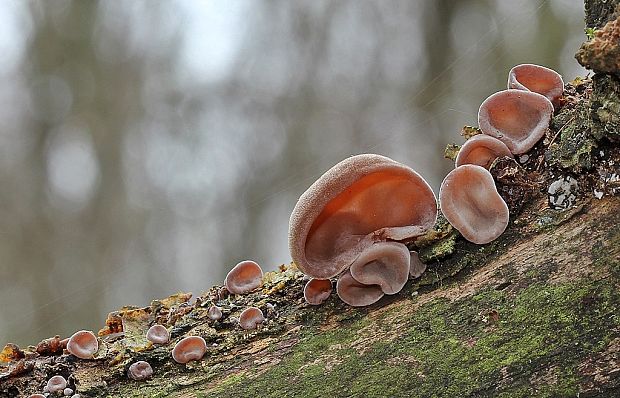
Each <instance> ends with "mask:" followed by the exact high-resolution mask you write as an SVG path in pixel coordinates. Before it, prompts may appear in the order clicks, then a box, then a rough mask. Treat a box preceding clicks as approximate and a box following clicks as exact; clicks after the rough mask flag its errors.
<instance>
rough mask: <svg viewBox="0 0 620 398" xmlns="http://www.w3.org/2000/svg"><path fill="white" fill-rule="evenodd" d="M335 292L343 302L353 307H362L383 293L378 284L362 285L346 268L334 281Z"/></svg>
mask: <svg viewBox="0 0 620 398" xmlns="http://www.w3.org/2000/svg"><path fill="white" fill-rule="evenodd" d="M336 293H338V297H340V299H341V300H342V301H344V302H345V303H347V304H349V305H352V306H354V307H364V306H366V305H370V304H373V303H376V302H377V301H379V299H380V298H381V297H383V295H384V294H385V293H383V291H382V290H381V287H380V286H379V285H364V284H363V283H359V282H358V281H356V280H355V279H354V278H353V276H351V272H349V270H347V271H346V272H345V273H343V274H342V275H340V278H338V282H337V283H336Z"/></svg>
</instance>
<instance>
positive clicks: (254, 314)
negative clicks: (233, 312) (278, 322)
mask: <svg viewBox="0 0 620 398" xmlns="http://www.w3.org/2000/svg"><path fill="white" fill-rule="evenodd" d="M264 321H265V316H264V315H263V311H261V310H260V309H258V308H256V307H248V308H246V309H245V310H243V312H241V315H239V326H241V328H242V329H245V330H251V329H256V328H257V327H258V325H259V324H261V323H263V322H264Z"/></svg>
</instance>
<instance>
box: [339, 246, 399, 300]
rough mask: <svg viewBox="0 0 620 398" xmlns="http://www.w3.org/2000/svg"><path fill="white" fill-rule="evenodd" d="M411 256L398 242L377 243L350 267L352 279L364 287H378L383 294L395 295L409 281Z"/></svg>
mask: <svg viewBox="0 0 620 398" xmlns="http://www.w3.org/2000/svg"><path fill="white" fill-rule="evenodd" d="M410 259H411V255H410V253H409V249H408V248H407V246H405V245H403V244H402V243H398V242H377V243H375V244H373V245H372V246H369V247H368V248H367V249H366V250H364V252H363V253H362V254H360V256H359V257H358V258H357V259H355V261H354V262H353V264H352V265H351V268H350V272H351V276H352V277H353V279H355V280H356V281H358V282H359V283H363V284H364V285H378V286H379V287H380V288H381V291H383V293H385V294H395V293H398V292H400V291H401V289H402V288H403V287H404V286H405V283H407V280H408V279H409V262H410Z"/></svg>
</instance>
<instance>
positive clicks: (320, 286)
mask: <svg viewBox="0 0 620 398" xmlns="http://www.w3.org/2000/svg"><path fill="white" fill-rule="evenodd" d="M331 294H332V281H330V280H329V279H315V278H312V279H310V280H309V281H308V283H306V286H305V287H304V298H305V299H306V302H307V303H308V304H311V305H319V304H323V302H324V301H325V300H327V299H328V298H329V296H330V295H331Z"/></svg>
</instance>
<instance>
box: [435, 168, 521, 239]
mask: <svg viewBox="0 0 620 398" xmlns="http://www.w3.org/2000/svg"><path fill="white" fill-rule="evenodd" d="M439 203H440V205H441V211H442V212H443V214H444V215H445V216H446V219H447V220H448V221H449V222H450V224H452V226H453V227H454V228H456V229H457V230H458V231H459V232H460V233H461V235H463V237H464V238H465V239H467V240H468V241H470V242H473V243H477V244H484V243H489V242H491V241H492V240H494V239H496V238H497V237H498V236H500V235H501V234H502V233H503V232H504V230H505V229H506V227H507V226H508V217H509V214H508V206H507V205H506V203H505V202H504V200H503V199H502V197H501V196H499V193H498V192H497V189H496V188H495V181H493V176H491V173H489V171H488V170H487V169H485V168H484V167H480V166H476V165H471V164H466V165H463V166H460V167H457V168H456V169H454V170H452V171H451V172H450V173H448V175H447V176H446V178H445V179H444V180H443V182H442V183H441V189H440V191H439Z"/></svg>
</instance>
